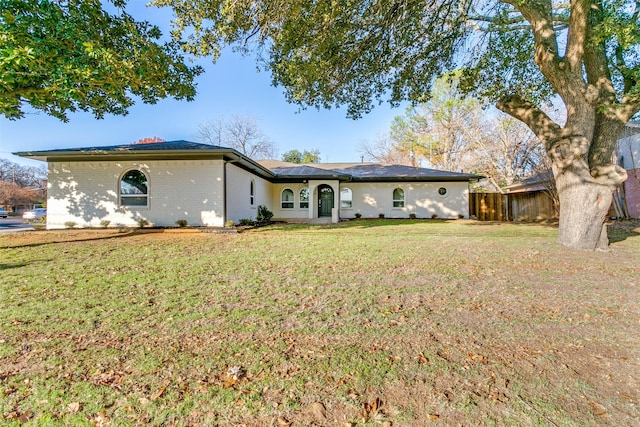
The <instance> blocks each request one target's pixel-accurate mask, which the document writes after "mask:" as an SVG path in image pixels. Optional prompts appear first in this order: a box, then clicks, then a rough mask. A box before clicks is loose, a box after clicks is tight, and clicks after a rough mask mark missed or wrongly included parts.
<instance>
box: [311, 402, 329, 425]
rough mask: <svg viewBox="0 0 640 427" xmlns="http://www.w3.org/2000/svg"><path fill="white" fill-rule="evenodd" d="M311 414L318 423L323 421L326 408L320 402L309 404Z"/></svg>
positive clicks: (325, 416)
mask: <svg viewBox="0 0 640 427" xmlns="http://www.w3.org/2000/svg"><path fill="white" fill-rule="evenodd" d="M311 414H312V415H313V417H314V418H315V419H316V421H317V422H318V423H320V424H322V423H324V422H325V421H326V419H327V409H326V408H325V407H324V405H323V404H322V403H320V402H315V403H312V404H311Z"/></svg>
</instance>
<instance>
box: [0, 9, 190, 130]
mask: <svg viewBox="0 0 640 427" xmlns="http://www.w3.org/2000/svg"><path fill="white" fill-rule="evenodd" d="M110 3H111V5H109V4H105V5H104V8H103V4H102V2H101V1H100V0H65V1H59V0H2V2H0V67H1V68H2V73H1V74H0V114H2V115H4V116H5V117H7V118H9V119H19V118H21V117H23V116H24V113H25V105H30V106H31V107H32V108H34V109H36V110H41V111H44V112H45V113H47V114H50V115H52V116H55V117H57V118H59V119H61V120H64V121H66V120H67V119H68V113H69V112H74V111H77V110H83V111H90V112H92V113H93V114H94V115H95V116H96V117H97V118H102V117H103V116H104V115H105V114H117V115H124V114H126V113H127V110H128V108H129V107H130V106H131V105H133V103H134V99H135V97H137V98H139V99H141V100H142V101H143V102H145V103H155V102H156V101H157V100H158V99H160V98H165V97H169V96H172V97H175V98H176V99H187V100H192V99H193V97H194V96H195V93H196V89H195V83H194V79H195V77H196V76H198V75H199V74H200V73H201V72H202V70H201V68H200V67H197V66H188V65H186V64H185V60H184V58H183V54H182V51H181V49H180V43H179V42H177V41H171V42H167V43H161V42H160V41H159V40H160V37H161V33H160V30H159V29H158V28H157V27H156V26H153V25H151V24H149V23H148V22H139V21H136V20H134V19H133V18H132V17H131V16H130V15H128V14H127V13H126V12H125V11H124V7H125V3H126V1H125V0H110ZM107 6H110V9H113V10H114V13H109V12H107V11H106V10H105V8H106V7H107Z"/></svg>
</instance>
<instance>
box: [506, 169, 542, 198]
mask: <svg viewBox="0 0 640 427" xmlns="http://www.w3.org/2000/svg"><path fill="white" fill-rule="evenodd" d="M550 180H553V172H552V171H551V169H549V170H546V171H543V172H539V173H537V174H534V175H531V176H529V177H527V178H524V179H522V180H521V181H518V182H514V183H513V184H510V185H507V186H506V187H504V188H503V190H505V191H506V192H507V193H509V194H513V193H530V192H534V191H546V190H547V189H548V188H549V187H548V183H549V181H550Z"/></svg>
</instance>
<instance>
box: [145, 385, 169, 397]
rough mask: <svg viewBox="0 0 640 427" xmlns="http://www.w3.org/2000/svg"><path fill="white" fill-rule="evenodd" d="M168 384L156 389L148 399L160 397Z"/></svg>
mask: <svg viewBox="0 0 640 427" xmlns="http://www.w3.org/2000/svg"><path fill="white" fill-rule="evenodd" d="M168 385H169V384H165V385H163V386H162V387H160V388H159V389H158V390H156V391H155V392H154V393H153V394H152V395H151V396H150V397H149V399H151V400H156V399H159V398H160V397H162V395H163V394H164V392H165V391H167V386H168Z"/></svg>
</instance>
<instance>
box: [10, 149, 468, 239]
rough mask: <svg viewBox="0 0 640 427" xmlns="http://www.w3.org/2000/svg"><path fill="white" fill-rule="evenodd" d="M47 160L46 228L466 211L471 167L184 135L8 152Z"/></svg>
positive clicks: (420, 215) (459, 215)
mask: <svg viewBox="0 0 640 427" xmlns="http://www.w3.org/2000/svg"><path fill="white" fill-rule="evenodd" d="M15 154H16V155H18V156H22V157H25V158H29V159H36V160H42V161H46V162H47V163H48V170H49V181H48V197H47V228H49V229H56V228H65V227H66V226H65V223H69V222H73V223H75V224H76V226H77V227H96V226H100V225H101V223H103V221H105V222H106V221H109V224H110V226H136V225H137V224H138V223H139V221H140V220H141V219H142V220H146V221H148V222H149V224H151V225H154V226H161V227H162V226H175V223H176V221H178V220H186V221H187V223H188V224H189V225H192V226H214V227H221V226H224V224H225V223H226V222H227V221H233V222H235V223H238V222H239V221H240V220H241V219H245V218H246V219H255V218H256V214H257V207H258V206H259V205H265V206H266V207H267V208H268V209H269V210H271V211H272V212H273V213H274V219H279V220H285V221H286V220H297V221H305V220H309V221H313V220H315V219H316V218H320V219H323V218H324V219H326V221H327V222H338V221H339V220H340V219H350V218H354V217H356V216H357V215H356V214H359V216H362V217H363V218H367V217H376V218H377V217H378V216H379V215H380V214H384V216H385V217H387V218H408V217H409V216H410V214H412V213H413V214H415V216H416V217H417V218H432V217H433V216H435V215H437V217H439V218H468V216H469V182H470V181H472V180H477V179H478V178H479V177H478V176H476V175H472V174H464V173H455V172H445V171H439V170H433V169H425V168H417V167H410V166H403V165H389V164H378V163H335V164H304V165H300V164H294V163H285V162H279V161H263V162H257V161H254V160H252V159H250V158H248V157H246V156H244V155H242V154H240V153H239V152H238V151H236V150H233V149H230V148H225V147H219V146H213V145H207V144H199V143H194V142H188V141H168V142H154V143H146V144H128V145H116V146H108V147H90V148H70V149H58V150H48V151H25V152H19V153H15Z"/></svg>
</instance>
